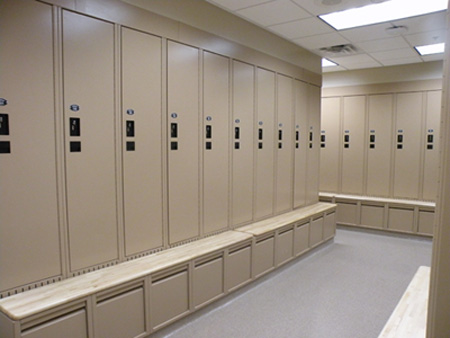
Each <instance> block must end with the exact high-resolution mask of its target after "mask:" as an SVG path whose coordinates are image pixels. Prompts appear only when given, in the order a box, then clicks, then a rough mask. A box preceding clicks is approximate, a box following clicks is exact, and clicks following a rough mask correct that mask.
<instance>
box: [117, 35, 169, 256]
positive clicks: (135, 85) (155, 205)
mask: <svg viewBox="0 0 450 338" xmlns="http://www.w3.org/2000/svg"><path fill="white" fill-rule="evenodd" d="M161 101H162V98H161V38H158V37H154V36H152V35H148V34H145V33H141V32H138V31H135V30H132V29H128V28H122V150H123V153H122V154H123V189H124V214H125V216H124V217H125V255H126V256H129V255H133V254H136V253H139V252H143V251H146V250H150V249H154V248H157V247H161V246H162V245H163V228H162V226H163V225H162V222H163V221H162V145H161V139H162V138H161V137H162V135H161V134H162V133H161V130H162V129H161V128H162V120H161V119H162V115H161Z"/></svg>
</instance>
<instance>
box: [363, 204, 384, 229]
mask: <svg viewBox="0 0 450 338" xmlns="http://www.w3.org/2000/svg"><path fill="white" fill-rule="evenodd" d="M361 225H364V226H369V227H374V228H382V227H383V225H384V206H376V205H362V206H361Z"/></svg>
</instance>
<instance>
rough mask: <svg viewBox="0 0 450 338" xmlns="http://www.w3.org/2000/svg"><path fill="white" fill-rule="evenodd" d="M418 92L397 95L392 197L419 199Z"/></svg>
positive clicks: (420, 111) (420, 113)
mask: <svg viewBox="0 0 450 338" xmlns="http://www.w3.org/2000/svg"><path fill="white" fill-rule="evenodd" d="M422 101H423V100H422V93H421V92H418V93H402V94H398V95H397V120H396V127H395V129H396V130H395V131H396V133H395V141H396V142H395V146H394V152H395V163H394V165H395V174H394V197H396V198H419V182H420V180H419V178H420V157H421V156H420V154H421V151H420V150H421V149H420V144H421V135H422Z"/></svg>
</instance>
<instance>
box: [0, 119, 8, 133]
mask: <svg viewBox="0 0 450 338" xmlns="http://www.w3.org/2000/svg"><path fill="white" fill-rule="evenodd" d="M0 135H9V117H8V114H0Z"/></svg>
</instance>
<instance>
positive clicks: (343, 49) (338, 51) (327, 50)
mask: <svg viewBox="0 0 450 338" xmlns="http://www.w3.org/2000/svg"><path fill="white" fill-rule="evenodd" d="M319 52H320V53H321V54H322V55H324V56H346V55H351V54H356V53H357V52H358V49H357V48H356V47H355V46H353V45H352V44H350V43H348V44H345V45H335V46H330V47H322V48H320V49H319Z"/></svg>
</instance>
